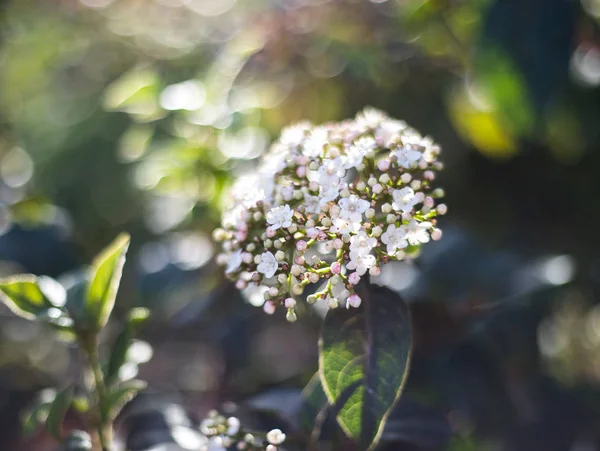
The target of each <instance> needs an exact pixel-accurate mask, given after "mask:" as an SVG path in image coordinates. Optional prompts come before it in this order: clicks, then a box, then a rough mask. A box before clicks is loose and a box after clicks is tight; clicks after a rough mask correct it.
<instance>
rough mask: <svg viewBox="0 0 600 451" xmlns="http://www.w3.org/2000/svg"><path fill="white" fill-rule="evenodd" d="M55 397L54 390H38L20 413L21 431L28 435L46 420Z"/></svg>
mask: <svg viewBox="0 0 600 451" xmlns="http://www.w3.org/2000/svg"><path fill="white" fill-rule="evenodd" d="M54 398H56V390H54V389H51V388H48V389H45V390H42V391H40V392H39V393H38V394H37V396H36V398H35V400H34V401H33V402H32V403H31V404H30V405H29V406H28V407H27V408H26V409H25V410H24V411H23V413H22V415H21V426H22V428H23V429H22V433H23V436H25V437H30V436H32V435H33V434H35V432H36V431H37V430H38V428H39V427H40V425H42V424H44V423H45V422H46V419H47V418H48V412H49V410H50V406H51V405H52V402H53V401H54Z"/></svg>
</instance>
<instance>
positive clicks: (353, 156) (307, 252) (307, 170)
mask: <svg viewBox="0 0 600 451" xmlns="http://www.w3.org/2000/svg"><path fill="white" fill-rule="evenodd" d="M439 153H440V148H439V146H438V145H436V144H435V143H434V142H433V141H432V140H431V139H430V138H424V137H422V136H421V135H420V134H419V133H418V132H417V131H415V130H414V129H412V128H410V127H408V126H407V125H406V124H405V123H404V122H402V121H398V120H394V119H391V118H389V117H387V116H386V115H385V114H384V113H382V112H380V111H377V110H374V109H366V110H364V111H363V112H361V113H359V114H358V115H357V116H356V118H355V119H354V120H348V121H343V122H339V123H329V124H325V125H321V126H312V125H310V124H308V123H301V124H297V125H295V126H292V127H288V128H286V129H285V130H283V132H282V134H281V137H280V139H279V141H277V142H275V144H274V145H273V146H272V148H271V149H270V151H269V152H268V153H267V154H266V155H265V156H264V157H263V159H262V161H261V164H260V165H259V167H258V168H257V170H256V172H255V173H253V174H250V175H247V176H243V177H241V178H239V179H238V180H237V182H236V183H235V185H234V186H233V189H232V192H231V196H230V200H231V202H230V205H229V208H228V209H227V210H226V212H225V213H224V216H223V221H222V227H221V228H219V229H217V230H215V233H214V237H215V239H216V240H217V241H220V242H222V249H223V251H222V253H221V254H220V255H219V256H218V262H219V263H220V264H222V265H224V266H226V270H225V272H226V274H227V275H228V276H229V277H230V278H231V279H233V280H235V281H236V285H237V287H238V288H240V289H244V288H246V287H247V286H248V285H250V284H254V285H262V286H265V290H266V291H265V300H266V302H265V304H264V306H263V308H264V310H265V311H266V312H267V313H273V312H274V311H275V309H276V308H277V307H280V306H281V307H284V308H285V309H287V318H288V320H289V321H295V320H296V313H295V307H296V302H297V299H298V298H299V297H300V296H301V295H302V293H303V291H304V289H305V287H306V286H307V285H308V284H313V283H317V282H319V281H321V280H326V283H325V284H324V288H323V289H322V290H321V291H319V292H317V293H316V294H313V295H311V296H308V298H307V300H308V302H309V303H314V302H317V301H322V302H325V303H326V304H327V305H328V306H329V307H330V308H336V307H338V306H340V305H345V306H346V307H347V308H350V307H358V306H359V305H360V303H361V299H360V297H359V296H358V295H357V294H356V293H355V290H354V287H355V286H356V285H357V284H358V283H359V282H360V280H361V277H363V276H364V275H365V274H366V273H367V272H368V273H369V274H370V275H372V276H378V275H379V274H380V272H381V269H380V268H381V266H382V265H383V264H385V263H387V262H389V261H390V260H403V259H406V258H411V257H414V256H415V255H416V254H417V252H418V250H419V247H420V246H421V245H422V244H423V243H427V242H429V241H430V239H434V240H437V239H439V238H441V236H442V232H441V230H440V229H439V228H437V225H436V217H437V216H439V215H443V214H445V213H446V209H447V208H446V206H445V205H444V204H441V203H439V200H440V198H442V197H443V195H444V193H443V191H442V190H441V189H440V188H435V187H434V185H433V184H434V181H435V178H436V173H437V172H438V171H439V170H441V169H442V164H441V163H440V162H439V161H438V155H439Z"/></svg>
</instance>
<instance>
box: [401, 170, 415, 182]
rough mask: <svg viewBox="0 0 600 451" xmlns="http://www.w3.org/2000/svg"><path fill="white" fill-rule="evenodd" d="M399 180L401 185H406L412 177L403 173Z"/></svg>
mask: <svg viewBox="0 0 600 451" xmlns="http://www.w3.org/2000/svg"><path fill="white" fill-rule="evenodd" d="M400 180H401V181H402V183H408V182H410V181H411V180H412V175H410V174H409V173H408V172H405V173H404V174H402V176H401V177H400Z"/></svg>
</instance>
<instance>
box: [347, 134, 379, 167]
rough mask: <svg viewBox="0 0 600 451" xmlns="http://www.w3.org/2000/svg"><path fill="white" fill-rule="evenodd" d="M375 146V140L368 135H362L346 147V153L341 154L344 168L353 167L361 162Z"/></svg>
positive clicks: (371, 152)
mask: <svg viewBox="0 0 600 451" xmlns="http://www.w3.org/2000/svg"><path fill="white" fill-rule="evenodd" d="M376 147H377V144H376V143H375V140H374V139H373V138H372V137H370V136H363V137H362V138H359V139H358V140H357V141H355V142H354V144H353V145H351V146H350V147H348V149H347V151H346V155H344V156H342V160H343V162H344V168H345V169H350V168H355V167H357V166H358V165H359V164H361V163H362V161H363V159H364V158H365V157H366V156H369V155H371V154H373V151H374V150H375V148H376Z"/></svg>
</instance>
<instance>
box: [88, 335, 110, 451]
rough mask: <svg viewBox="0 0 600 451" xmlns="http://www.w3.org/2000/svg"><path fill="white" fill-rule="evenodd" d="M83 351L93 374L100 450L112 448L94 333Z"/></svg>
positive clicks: (104, 386) (105, 394)
mask: <svg viewBox="0 0 600 451" xmlns="http://www.w3.org/2000/svg"><path fill="white" fill-rule="evenodd" d="M84 347H85V351H86V353H87V355H88V359H89V364H90V368H91V370H92V375H93V376H94V385H95V390H96V397H97V403H96V409H97V418H98V422H97V424H96V430H97V433H98V439H99V440H100V446H101V448H102V451H111V450H112V438H113V428H112V422H111V421H110V420H109V419H108V417H107V416H106V414H105V412H104V408H103V406H104V405H105V404H106V396H107V390H106V385H105V383H104V374H103V373H102V367H101V366H100V358H99V355H98V337H97V335H94V336H93V338H92V339H90V340H87V342H86V343H84Z"/></svg>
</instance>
